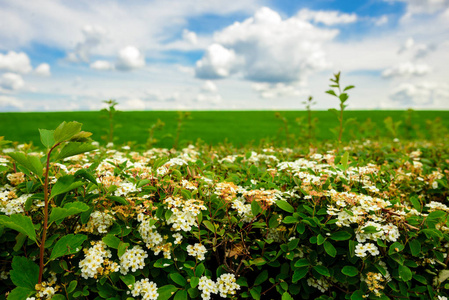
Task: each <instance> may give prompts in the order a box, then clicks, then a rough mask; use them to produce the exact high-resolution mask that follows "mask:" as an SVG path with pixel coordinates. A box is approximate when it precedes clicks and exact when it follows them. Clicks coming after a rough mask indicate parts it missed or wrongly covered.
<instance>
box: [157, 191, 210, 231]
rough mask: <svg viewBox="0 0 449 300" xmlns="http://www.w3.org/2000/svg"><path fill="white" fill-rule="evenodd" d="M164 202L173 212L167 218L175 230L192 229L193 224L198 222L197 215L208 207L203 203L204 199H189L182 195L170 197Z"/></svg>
mask: <svg viewBox="0 0 449 300" xmlns="http://www.w3.org/2000/svg"><path fill="white" fill-rule="evenodd" d="M164 203H165V204H166V205H167V206H168V208H169V209H170V210H171V212H172V213H173V214H172V215H171V216H170V218H169V219H168V220H167V223H168V224H172V228H173V230H175V231H180V230H183V231H186V232H189V231H190V230H192V226H194V225H195V223H196V221H197V220H196V217H197V215H198V214H199V213H200V212H201V211H202V210H206V209H207V208H206V207H205V206H204V205H203V201H201V200H195V199H189V200H184V199H183V198H181V197H169V198H167V199H165V200H164Z"/></svg>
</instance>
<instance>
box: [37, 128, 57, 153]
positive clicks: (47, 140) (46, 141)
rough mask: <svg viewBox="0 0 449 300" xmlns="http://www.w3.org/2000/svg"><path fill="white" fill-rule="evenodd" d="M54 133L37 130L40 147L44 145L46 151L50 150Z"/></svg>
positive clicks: (53, 140) (53, 142) (53, 141)
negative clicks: (39, 136) (39, 137)
mask: <svg viewBox="0 0 449 300" xmlns="http://www.w3.org/2000/svg"><path fill="white" fill-rule="evenodd" d="M54 132H55V131H54V130H47V129H39V133H40V135H41V142H42V145H44V146H45V148H47V149H50V148H51V147H53V146H54V145H55V138H54V136H53V134H54Z"/></svg>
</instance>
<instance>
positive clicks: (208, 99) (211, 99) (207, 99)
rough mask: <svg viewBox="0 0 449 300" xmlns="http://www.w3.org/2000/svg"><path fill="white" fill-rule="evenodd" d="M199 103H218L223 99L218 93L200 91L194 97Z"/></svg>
mask: <svg viewBox="0 0 449 300" xmlns="http://www.w3.org/2000/svg"><path fill="white" fill-rule="evenodd" d="M195 101H196V102H199V103H210V104H218V103H221V102H222V101H223V98H222V97H221V96H220V95H219V94H204V93H200V94H198V96H197V97H196V99H195Z"/></svg>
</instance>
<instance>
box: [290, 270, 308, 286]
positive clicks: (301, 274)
mask: <svg viewBox="0 0 449 300" xmlns="http://www.w3.org/2000/svg"><path fill="white" fill-rule="evenodd" d="M308 272H309V268H307V267H304V268H299V269H297V270H295V272H293V277H292V282H293V283H295V282H297V281H298V280H301V279H302V278H304V277H305V276H306V275H307V273H308Z"/></svg>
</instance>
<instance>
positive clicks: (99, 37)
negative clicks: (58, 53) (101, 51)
mask: <svg viewBox="0 0 449 300" xmlns="http://www.w3.org/2000/svg"><path fill="white" fill-rule="evenodd" d="M81 31H82V33H83V41H81V42H79V43H77V44H76V47H75V50H74V51H73V52H70V53H68V54H67V60H69V61H71V62H80V61H82V62H88V61H89V57H90V55H91V53H92V51H93V50H94V49H95V48H97V47H98V46H99V45H100V44H102V43H103V42H104V41H105V40H106V35H107V31H106V30H105V29H104V28H102V27H100V26H93V25H86V26H84V27H83V28H82V30H81Z"/></svg>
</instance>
